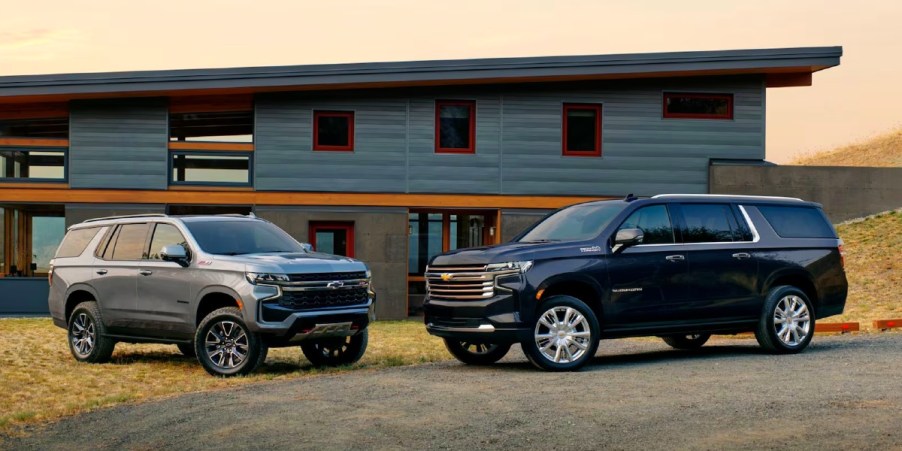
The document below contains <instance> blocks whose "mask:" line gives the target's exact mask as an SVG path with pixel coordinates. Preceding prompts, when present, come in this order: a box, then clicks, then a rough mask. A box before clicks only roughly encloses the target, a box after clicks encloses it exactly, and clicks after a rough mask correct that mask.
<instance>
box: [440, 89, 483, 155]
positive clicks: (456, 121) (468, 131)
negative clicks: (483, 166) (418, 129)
mask: <svg viewBox="0 0 902 451" xmlns="http://www.w3.org/2000/svg"><path fill="white" fill-rule="evenodd" d="M435 152H436V153H476V102H474V101H472V100H436V101H435Z"/></svg>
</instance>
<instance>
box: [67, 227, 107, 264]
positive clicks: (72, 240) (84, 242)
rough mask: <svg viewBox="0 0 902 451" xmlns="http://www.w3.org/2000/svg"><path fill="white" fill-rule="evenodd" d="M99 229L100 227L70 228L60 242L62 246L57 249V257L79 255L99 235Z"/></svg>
mask: <svg viewBox="0 0 902 451" xmlns="http://www.w3.org/2000/svg"><path fill="white" fill-rule="evenodd" d="M98 230H100V227H91V228H87V229H75V230H70V231H69V232H68V233H66V237H65V238H63V242H62V243H60V247H59V249H57V251H56V258H66V257H78V256H79V255H81V254H82V252H84V251H85V248H87V247H88V244H89V243H90V242H91V240H93V239H94V237H95V236H96V235H97V231H98Z"/></svg>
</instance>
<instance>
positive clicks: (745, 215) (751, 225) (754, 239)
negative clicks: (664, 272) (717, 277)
mask: <svg viewBox="0 0 902 451" xmlns="http://www.w3.org/2000/svg"><path fill="white" fill-rule="evenodd" d="M700 196H709V195H708V194H703V195H702V194H700ZM655 197H657V196H655ZM738 207H739V211H740V212H741V213H742V217H743V218H744V219H745V223H746V224H747V225H748V227H749V230H751V232H752V241H704V242H701V243H662V244H637V245H635V246H631V247H656V246H693V245H696V244H704V245H712V244H713V245H734V244H755V243H757V242H759V241H761V235H759V234H758V229H757V228H756V227H755V223H754V222H752V218H751V217H749V213H748V212H747V211H745V206H743V205H738Z"/></svg>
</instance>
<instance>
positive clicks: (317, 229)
mask: <svg viewBox="0 0 902 451" xmlns="http://www.w3.org/2000/svg"><path fill="white" fill-rule="evenodd" d="M310 244H311V245H313V249H315V250H316V251H317V252H324V253H326V254H335V255H344V256H345V257H351V258H353V257H354V223H353V222H310Z"/></svg>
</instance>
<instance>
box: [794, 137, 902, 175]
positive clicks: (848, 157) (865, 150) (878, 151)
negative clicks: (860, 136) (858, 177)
mask: <svg viewBox="0 0 902 451" xmlns="http://www.w3.org/2000/svg"><path fill="white" fill-rule="evenodd" d="M790 164H795V165H802V166H871V167H902V129H898V130H895V131H893V132H890V133H887V134H885V135H880V136H877V137H875V138H873V139H870V140H868V141H865V142H862V143H858V144H852V145H848V146H844V147H840V148H837V149H834V150H828V151H824V152H818V153H814V154H810V155H805V156H802V157H800V158H798V159H796V160H795V161H793V162H792V163H790Z"/></svg>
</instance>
